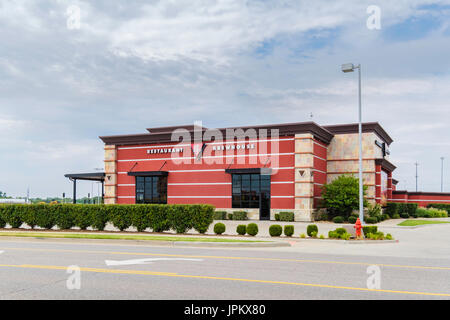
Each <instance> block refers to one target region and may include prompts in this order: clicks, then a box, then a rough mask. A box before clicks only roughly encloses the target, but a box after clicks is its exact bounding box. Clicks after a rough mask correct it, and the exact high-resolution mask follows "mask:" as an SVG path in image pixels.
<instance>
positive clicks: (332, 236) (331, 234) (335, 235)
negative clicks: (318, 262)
mask: <svg viewBox="0 0 450 320" xmlns="http://www.w3.org/2000/svg"><path fill="white" fill-rule="evenodd" d="M328 238H330V239H336V238H339V234H338V233H337V232H336V231H329V232H328Z"/></svg>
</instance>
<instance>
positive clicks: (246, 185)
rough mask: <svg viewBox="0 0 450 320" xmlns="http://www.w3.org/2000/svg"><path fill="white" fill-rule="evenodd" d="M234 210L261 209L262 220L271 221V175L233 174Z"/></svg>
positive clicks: (260, 216)
mask: <svg viewBox="0 0 450 320" xmlns="http://www.w3.org/2000/svg"><path fill="white" fill-rule="evenodd" d="M232 194H233V208H245V209H253V208H259V218H260V220H269V219H270V175H260V174H259V173H258V174H256V173H251V174H247V173H244V174H233V176H232Z"/></svg>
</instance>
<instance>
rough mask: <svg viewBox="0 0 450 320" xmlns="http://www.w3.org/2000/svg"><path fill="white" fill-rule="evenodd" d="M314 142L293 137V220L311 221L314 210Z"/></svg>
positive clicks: (303, 136)
mask: <svg viewBox="0 0 450 320" xmlns="http://www.w3.org/2000/svg"><path fill="white" fill-rule="evenodd" d="M313 172H314V140H313V135H312V134H309V133H308V134H296V135H295V220H296V221H311V220H312V212H313V209H314V177H313V175H314V173H313Z"/></svg>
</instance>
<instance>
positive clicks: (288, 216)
mask: <svg viewBox="0 0 450 320" xmlns="http://www.w3.org/2000/svg"><path fill="white" fill-rule="evenodd" d="M278 215H279V221H294V213H293V212H280V213H279V214H278Z"/></svg>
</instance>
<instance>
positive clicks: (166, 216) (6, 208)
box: [0, 204, 214, 233]
mask: <svg viewBox="0 0 450 320" xmlns="http://www.w3.org/2000/svg"><path fill="white" fill-rule="evenodd" d="M213 215H214V207H213V206H210V205H202V204H198V205H197V204H194V205H181V204H180V205H178V204H174V205H166V204H139V205H134V204H133V205H122V204H109V205H85V204H0V227H4V226H5V224H6V223H7V224H9V225H10V226H11V227H13V228H19V227H20V226H21V225H22V224H23V223H26V224H27V225H29V226H30V227H32V228H34V227H35V226H38V227H40V228H44V229H51V228H53V227H54V226H57V227H58V228H59V229H71V228H72V227H79V228H80V229H83V230H84V229H87V228H88V227H91V228H93V229H97V230H103V229H104V228H105V225H106V223H108V222H110V223H112V224H113V225H114V227H116V228H117V229H119V230H120V231H123V230H126V229H127V228H129V227H135V228H136V229H137V230H138V231H144V230H145V229H147V228H150V229H152V230H153V231H154V232H163V231H167V230H170V229H172V230H174V231H176V232H178V233H184V232H186V231H188V230H189V229H195V230H196V231H198V232H199V233H205V232H206V231H207V230H208V228H209V226H210V225H211V223H212V222H213Z"/></svg>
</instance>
